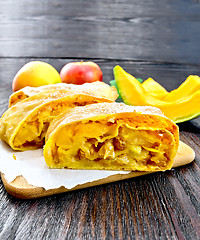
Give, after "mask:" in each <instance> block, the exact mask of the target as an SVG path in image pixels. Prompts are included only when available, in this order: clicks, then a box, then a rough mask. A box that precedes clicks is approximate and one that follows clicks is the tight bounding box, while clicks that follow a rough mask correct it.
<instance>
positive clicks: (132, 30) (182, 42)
mask: <svg viewBox="0 0 200 240" xmlns="http://www.w3.org/2000/svg"><path fill="white" fill-rule="evenodd" d="M199 16H200V5H199V4H198V2H196V1H190V2H186V1H185V2H184V4H183V1H181V0H176V1H164V2H159V3H158V2H154V1H150V2H149V1H146V0H142V1H139V2H138V1H135V0H134V1H125V2H122V1H111V2H110V1H109V2H107V1H101V2H94V1H93V2H91V1H89V0H86V1H84V2H81V1H78V2H77V1H72V0H70V1H67V2H66V1H64V0H59V1H56V3H55V1H53V0H51V1H48V4H47V3H46V1H45V0H42V1H40V2H38V3H37V4H34V1H33V0H31V1H28V2H27V1H25V0H20V1H17V2H13V1H11V0H9V1H2V2H1V3H0V20H1V21H0V32H1V35H0V49H1V55H0V56H1V57H43V56H45V57H52V58H54V57H58V58H61V57H65V58H72V57H75V58H104V59H123V60H137V61H139V60H144V61H160V62H176V63H190V64H200V55H199V52H200V45H199V39H200V31H199V26H200V18H199ZM16 46H17V47H16Z"/></svg>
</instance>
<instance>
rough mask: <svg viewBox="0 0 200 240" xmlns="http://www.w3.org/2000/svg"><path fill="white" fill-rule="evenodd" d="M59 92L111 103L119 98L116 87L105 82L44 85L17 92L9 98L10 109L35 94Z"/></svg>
mask: <svg viewBox="0 0 200 240" xmlns="http://www.w3.org/2000/svg"><path fill="white" fill-rule="evenodd" d="M53 90H55V91H59V90H65V91H68V92H71V93H83V92H84V93H85V94H89V95H93V96H97V97H101V98H106V99H109V100H111V101H115V100H116V99H117V97H118V94H117V90H116V88H115V87H110V86H109V85H108V84H106V83H104V82H93V83H84V84H82V85H75V84H66V83H58V84H50V85H44V86H41V87H25V88H22V89H20V90H19V91H17V92H14V93H13V94H12V95H11V96H10V98H9V107H11V106H13V105H14V104H16V103H17V102H20V101H21V100H23V99H25V98H28V97H32V96H33V95H35V94H38V93H41V92H44V91H53Z"/></svg>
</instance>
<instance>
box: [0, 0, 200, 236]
mask: <svg viewBox="0 0 200 240" xmlns="http://www.w3.org/2000/svg"><path fill="white" fill-rule="evenodd" d="M81 59H83V60H92V61H95V62H96V63H98V64H99V65H100V67H101V68H102V71H103V76H104V81H105V82H107V83H108V82H109V81H110V80H112V79H113V72H112V70H113V67H114V66H115V65H116V64H119V65H120V66H122V67H123V68H124V69H125V70H126V71H128V72H129V73H131V74H133V75H134V76H136V77H140V78H142V79H146V78H148V77H152V78H154V79H155V80H156V81H158V82H159V83H161V84H162V85H163V86H164V87H166V88H167V90H172V89H174V88H176V87H178V86H179V85H180V84H181V83H182V82H183V81H184V80H185V79H186V77H187V76H188V75H190V74H197V75H200V2H199V0H190V1H189V0H188V1H184V0H174V1H170V0H164V1H155V0H154V1H153V0H152V1H147V0H141V1H135V0H133V1H131V0H125V1H120V0H119V1H114V0H111V1H105V0H103V1H98V0H96V1H89V0H84V1H73V0H69V1H67V0H66V1H65V0H57V1H53V0H49V1H46V0H40V1H35V0H29V1H25V0H18V1H14V0H7V1H0V114H1V115H2V113H3V112H4V111H5V110H6V109H7V104H8V97H9V95H10V94H11V92H12V90H11V83H12V79H13V77H14V75H15V73H16V72H17V71H18V70H19V69H20V68H21V67H22V66H23V65H24V64H25V63H27V62H29V61H31V60H42V61H44V62H48V63H50V64H52V65H53V66H54V67H55V68H56V69H57V70H58V71H60V69H61V67H62V66H63V65H64V64H66V63H67V62H71V61H80V60H81ZM179 127H180V138H181V140H182V141H184V142H185V143H187V144H188V145H190V146H191V147H192V148H193V149H194V151H195V152H196V158H195V161H194V162H193V163H191V164H189V165H187V166H184V167H180V168H177V169H174V170H171V171H167V172H163V173H155V174H152V175H149V176H143V177H139V178H135V179H129V180H125V181H120V182H115V183H111V184H106V185H102V186H97V187H93V188H89V189H83V190H79V191H75V192H69V193H65V194H60V195H55V196H51V197H45V198H41V199H34V200H19V199H15V198H14V197H12V196H10V195H9V194H8V193H7V192H6V191H5V189H4V187H3V184H2V182H0V239H2V240H4V239H9V240H11V239H20V240H21V239H23V240H24V239H188V240H190V239H195V240H196V239H200V218H199V213H200V205H199V200H200V194H199V193H200V188H199V179H200V174H199V167H200V150H199V147H200V119H199V118H197V119H194V120H191V121H188V122H185V123H181V124H179ZM5 161H6V159H5Z"/></svg>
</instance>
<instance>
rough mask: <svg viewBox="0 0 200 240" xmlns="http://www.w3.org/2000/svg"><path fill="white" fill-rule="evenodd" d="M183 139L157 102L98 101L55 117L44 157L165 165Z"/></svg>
mask: <svg viewBox="0 0 200 240" xmlns="http://www.w3.org/2000/svg"><path fill="white" fill-rule="evenodd" d="M178 143H179V132H178V127H177V125H176V124H175V123H174V122H172V121H171V120H170V119H168V118H166V117H165V116H164V115H163V114H162V113H161V112H160V110H159V109H157V108H154V107H133V106H127V105H125V104H123V103H97V104H92V105H87V106H85V107H76V108H74V109H71V110H70V111H68V112H67V113H66V114H62V115H60V116H59V118H56V119H55V120H54V121H52V122H51V124H50V126H49V129H48V131H47V135H46V144H45V147H44V157H45V161H46V163H47V165H48V166H49V167H50V168H70V169H106V170H133V171H135V170H138V171H164V170H167V169H170V168H171V167H172V164H173V159H174V157H175V154H176V152H177V149H178Z"/></svg>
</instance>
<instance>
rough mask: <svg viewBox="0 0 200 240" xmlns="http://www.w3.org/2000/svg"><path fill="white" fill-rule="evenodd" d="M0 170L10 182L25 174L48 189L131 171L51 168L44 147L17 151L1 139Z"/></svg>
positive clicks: (39, 185)
mask: <svg viewBox="0 0 200 240" xmlns="http://www.w3.org/2000/svg"><path fill="white" fill-rule="evenodd" d="M15 158H16V160H15ZM0 172H1V173H4V174H5V178H6V180H7V181H8V182H12V181H13V180H14V179H15V178H16V177H17V176H23V177H24V178H25V179H26V180H27V181H28V183H29V184H30V185H33V186H37V187H43V188H45V189H46V190H48V189H54V188H59V187H61V186H64V187H66V188H67V189H71V188H73V187H75V186H77V185H78V184H84V183H87V182H93V181H96V180H99V179H103V178H107V177H109V176H112V175H115V174H128V173H129V171H100V170H69V169H49V168H48V166H47V165H46V163H45V160H44V157H43V150H42V149H38V150H34V151H25V152H16V151H13V150H12V149H11V148H10V147H9V146H8V145H7V144H5V143H4V142H2V141H1V140H0Z"/></svg>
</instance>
